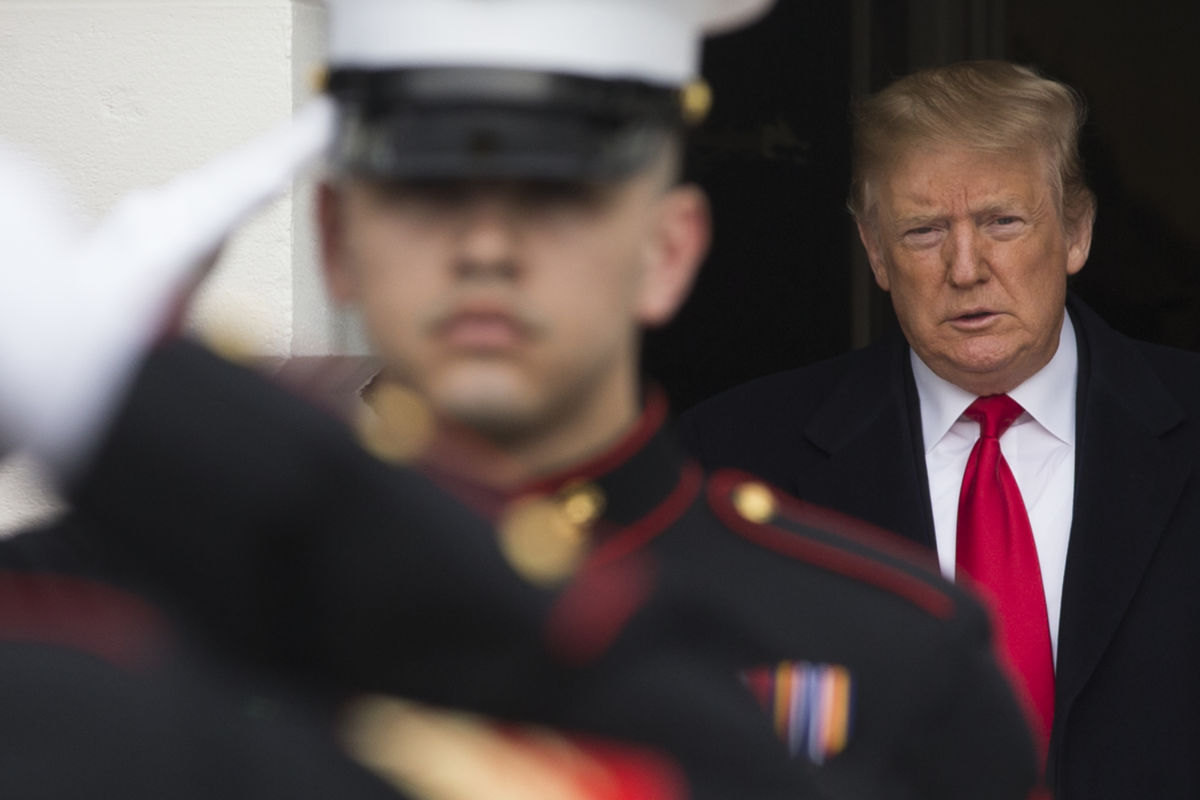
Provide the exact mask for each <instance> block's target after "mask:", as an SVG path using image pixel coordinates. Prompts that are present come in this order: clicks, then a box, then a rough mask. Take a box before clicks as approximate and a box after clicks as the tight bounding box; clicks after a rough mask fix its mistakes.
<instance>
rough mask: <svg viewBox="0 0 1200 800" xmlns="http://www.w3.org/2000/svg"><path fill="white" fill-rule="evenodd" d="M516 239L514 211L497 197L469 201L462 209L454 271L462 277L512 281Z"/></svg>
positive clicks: (501, 198)
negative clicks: (456, 269) (500, 278)
mask: <svg viewBox="0 0 1200 800" xmlns="http://www.w3.org/2000/svg"><path fill="white" fill-rule="evenodd" d="M519 237H520V218H519V213H518V209H516V208H515V207H514V204H513V203H512V201H511V200H509V199H507V198H505V197H503V196H500V195H498V194H496V195H493V194H487V195H481V196H477V197H473V198H471V199H470V200H468V201H467V202H466V203H465V204H464V207H463V211H462V215H461V218H460V227H459V231H458V244H459V247H458V260H457V268H458V271H459V273H460V274H461V275H463V276H464V277H473V276H482V275H487V276H491V277H496V276H501V277H509V278H511V277H515V275H516V258H515V257H516V249H517V242H518V239H519Z"/></svg>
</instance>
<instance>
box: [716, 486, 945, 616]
mask: <svg viewBox="0 0 1200 800" xmlns="http://www.w3.org/2000/svg"><path fill="white" fill-rule="evenodd" d="M708 501H709V505H710V506H711V507H712V509H713V511H714V512H715V513H716V514H717V516H718V517H719V518H720V520H721V521H722V522H723V523H724V524H725V525H726V526H727V527H728V528H729V529H730V530H732V531H733V532H735V533H737V534H738V535H740V536H742V537H744V538H746V539H748V540H749V541H751V542H754V543H755V544H757V545H759V546H760V547H763V548H766V549H768V550H772V551H774V552H776V553H779V554H780V555H782V556H785V557H788V558H792V559H795V560H797V561H802V562H804V563H807V564H810V565H812V566H815V567H818V568H820V569H823V570H826V571H828V572H834V573H837V574H839V575H843V576H845V577H847V578H850V579H852V580H855V581H858V582H861V583H865V584H868V585H871V586H874V587H876V588H878V589H882V590H884V591H887V592H889V593H891V594H893V595H896V596H897V597H900V598H903V599H904V600H906V601H908V602H909V603H911V604H913V605H915V606H917V607H918V608H921V609H923V610H924V611H926V612H928V613H929V614H931V615H933V616H935V617H939V618H949V617H951V616H953V615H954V612H955V607H956V604H957V600H956V598H955V596H954V595H952V594H951V593H950V591H948V590H947V588H946V587H945V586H939V585H938V584H939V583H940V579H939V575H938V572H937V567H936V564H934V563H932V562H931V560H930V558H929V557H928V556H927V555H926V554H925V553H924V551H922V550H920V549H918V548H916V546H915V545H910V544H909V543H908V542H906V541H905V540H903V539H900V538H899V537H898V536H896V535H894V534H890V533H888V532H887V531H885V530H883V529H881V528H878V527H876V526H874V525H871V524H870V523H866V522H862V521H861V520H857V519H855V518H853V517H850V516H848V515H845V514H842V513H840V512H837V511H833V510H831V509H827V508H822V507H820V506H816V505H813V504H811V503H806V502H804V501H803V500H798V499H796V498H794V497H791V496H789V495H788V494H787V493H785V492H783V491H781V490H779V489H777V488H775V487H773V486H770V485H768V484H766V483H764V482H763V481H761V480H759V479H757V478H755V477H754V476H752V475H750V474H748V473H744V472H740V471H738V470H720V471H718V472H716V473H714V474H713V475H712V476H711V477H710V479H709V482H708Z"/></svg>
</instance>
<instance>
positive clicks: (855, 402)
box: [797, 340, 936, 558]
mask: <svg viewBox="0 0 1200 800" xmlns="http://www.w3.org/2000/svg"><path fill="white" fill-rule="evenodd" d="M858 356H859V358H861V360H862V363H860V364H859V365H858V366H857V367H856V368H855V369H852V370H850V371H848V372H847V374H846V375H845V377H843V378H842V380H841V381H840V382H839V383H838V384H836V385H835V386H834V387H833V390H832V391H831V392H830V393H829V395H828V397H827V398H826V400H825V402H824V403H823V404H822V406H821V407H820V408H819V409H818V410H817V411H816V413H815V414H813V415H812V417H811V418H810V419H809V422H808V425H807V426H806V427H805V429H804V435H805V438H806V439H807V441H808V442H809V444H811V445H812V447H813V448H814V450H815V453H814V457H813V458H811V459H805V460H803V461H802V463H801V465H800V469H799V474H798V478H797V485H798V486H801V487H803V492H802V495H801V496H803V497H804V498H805V499H806V500H811V501H812V502H815V503H817V504H820V505H824V506H828V507H831V508H835V509H839V510H844V511H847V512H848V513H851V514H853V515H854V516H856V517H859V518H861V519H864V520H866V521H868V522H871V523H874V524H876V525H879V526H881V527H884V528H887V529H888V530H891V531H893V532H895V533H899V534H900V535H902V536H904V537H906V538H908V539H911V540H913V541H915V542H916V543H918V544H920V545H923V546H925V547H928V548H930V551H931V555H932V553H933V551H934V539H933V516H932V513H931V511H930V509H929V490H928V488H927V481H926V478H925V459H924V452H923V451H924V448H923V447H922V445H921V430H920V414H919V412H918V410H917V406H916V389H915V387H914V386H913V378H912V369H911V367H910V366H909V363H908V348H907V347H906V346H905V345H904V343H903V341H899V340H898V341H895V342H887V343H884V344H882V345H877V346H875V347H872V348H869V349H867V350H864V351H861V352H860V353H859V354H858ZM934 558H936V556H934Z"/></svg>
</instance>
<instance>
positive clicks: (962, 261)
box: [943, 224, 991, 288]
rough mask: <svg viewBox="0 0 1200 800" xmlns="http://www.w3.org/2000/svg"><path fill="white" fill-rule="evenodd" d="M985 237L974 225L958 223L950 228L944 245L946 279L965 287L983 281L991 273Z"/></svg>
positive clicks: (953, 284)
mask: <svg viewBox="0 0 1200 800" xmlns="http://www.w3.org/2000/svg"><path fill="white" fill-rule="evenodd" d="M986 251H987V248H986V246H985V242H984V241H983V237H982V236H981V234H980V233H979V231H977V230H976V229H975V226H974V225H969V224H964V225H958V226H955V227H953V228H951V230H950V235H949V236H947V237H946V242H945V245H944V250H943V253H944V258H945V262H946V281H947V282H948V283H949V284H950V285H951V286H955V287H960V288H965V287H969V286H973V285H975V284H977V283H983V282H984V281H986V280H987V279H988V276H989V275H990V274H991V270H990V267H989V265H988V259H987V252H986Z"/></svg>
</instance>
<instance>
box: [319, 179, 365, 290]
mask: <svg viewBox="0 0 1200 800" xmlns="http://www.w3.org/2000/svg"><path fill="white" fill-rule="evenodd" d="M316 192H317V196H316V215H317V239H318V247H319V248H320V254H321V272H322V274H323V275H324V276H325V290H326V291H327V292H328V293H329V297H330V298H331V299H332V300H333V301H334V302H335V303H338V304H341V305H346V304H349V303H351V302H353V301H354V300H355V299H356V296H357V291H356V289H355V283H354V281H353V280H352V276H351V274H350V267H349V264H348V256H347V253H346V208H345V206H346V196H345V190H344V189H343V188H342V187H340V186H337V185H336V184H333V183H329V182H327V181H322V182H321V183H320V184H319V185H318V186H317V189H316Z"/></svg>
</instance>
